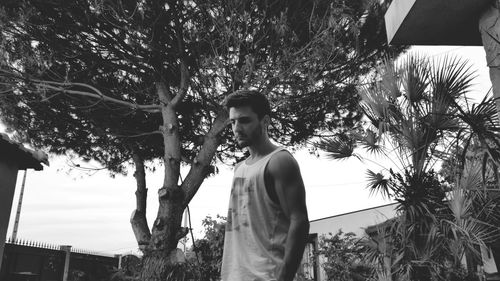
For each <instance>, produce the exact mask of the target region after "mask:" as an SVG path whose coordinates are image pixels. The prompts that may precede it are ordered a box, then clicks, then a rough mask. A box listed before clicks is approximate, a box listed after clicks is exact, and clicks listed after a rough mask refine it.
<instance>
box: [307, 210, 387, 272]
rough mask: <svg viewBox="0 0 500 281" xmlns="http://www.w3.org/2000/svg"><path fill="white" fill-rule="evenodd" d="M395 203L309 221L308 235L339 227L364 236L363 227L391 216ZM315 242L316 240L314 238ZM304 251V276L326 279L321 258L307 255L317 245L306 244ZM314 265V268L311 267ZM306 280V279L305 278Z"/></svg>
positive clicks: (336, 230) (337, 229)
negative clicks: (315, 258)
mask: <svg viewBox="0 0 500 281" xmlns="http://www.w3.org/2000/svg"><path fill="white" fill-rule="evenodd" d="M395 207H396V204H394V203H393V204H388V205H383V206H378V207H373V208H368V209H364V210H359V211H355V212H350V213H345V214H340V215H336V216H331V217H326V218H322V219H317V220H312V221H310V227H309V234H310V236H314V237H318V238H320V237H321V236H323V235H329V234H330V233H332V234H335V233H337V232H338V231H339V229H341V230H342V231H343V232H344V233H347V232H353V233H354V234H356V236H358V237H363V236H365V235H366V234H365V229H366V228H367V227H369V226H373V225H377V224H379V223H383V222H384V221H386V220H388V219H390V218H393V217H394V216H395V214H396V211H395V210H394V208H395ZM316 243H317V240H316ZM307 247H308V248H307V249H306V253H305V254H304V259H303V261H302V265H303V268H304V269H303V271H304V272H307V273H313V272H314V273H313V274H306V277H310V276H313V275H314V278H310V279H313V280H315V281H324V280H327V278H326V274H325V272H324V270H322V268H321V263H322V258H321V257H319V258H318V259H317V260H314V259H313V258H311V255H309V257H306V255H308V254H307V253H308V252H311V249H312V248H317V245H312V244H308V246H307ZM312 266H315V267H316V269H314V268H312ZM306 280H307V279H306Z"/></svg>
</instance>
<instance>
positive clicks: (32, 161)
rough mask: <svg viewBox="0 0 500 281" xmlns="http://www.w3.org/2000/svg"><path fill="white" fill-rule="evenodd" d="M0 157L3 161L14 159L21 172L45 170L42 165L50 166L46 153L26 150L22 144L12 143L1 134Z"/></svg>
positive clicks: (7, 137)
mask: <svg viewBox="0 0 500 281" xmlns="http://www.w3.org/2000/svg"><path fill="white" fill-rule="evenodd" d="M0 155H1V158H2V159H6V158H7V159H9V158H10V159H13V160H14V161H15V162H17V163H18V164H19V170H25V169H30V168H31V169H35V170H37V171H40V170H43V166H42V163H43V164H45V165H47V166H48V165H49V160H48V156H47V154H46V153H44V152H42V151H38V150H31V149H27V148H25V147H24V146H23V145H22V144H19V143H17V142H14V141H12V140H11V139H10V138H9V136H7V135H6V134H3V133H0Z"/></svg>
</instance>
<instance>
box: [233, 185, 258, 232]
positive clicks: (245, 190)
mask: <svg viewBox="0 0 500 281" xmlns="http://www.w3.org/2000/svg"><path fill="white" fill-rule="evenodd" d="M254 190H255V187H254V186H253V185H252V183H251V181H248V180H246V179H245V178H242V177H236V178H234V180H233V186H232V188H231V197H232V198H231V201H232V202H237V203H236V204H235V205H233V208H229V209H228V214H227V222H226V231H233V230H235V231H239V230H240V228H241V227H248V226H249V221H248V206H249V205H250V194H251V193H253V192H254ZM235 199H237V200H235ZM238 210H239V212H240V213H239V214H238ZM233 218H234V221H233Z"/></svg>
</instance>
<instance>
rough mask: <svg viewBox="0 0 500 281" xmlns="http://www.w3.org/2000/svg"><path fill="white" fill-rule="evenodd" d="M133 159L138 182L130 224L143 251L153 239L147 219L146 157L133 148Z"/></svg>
mask: <svg viewBox="0 0 500 281" xmlns="http://www.w3.org/2000/svg"><path fill="white" fill-rule="evenodd" d="M132 159H133V160H134V163H135V173H134V177H135V180H136V182H137V190H136V191H135V198H136V209H135V210H134V212H132V216H131V218H130V224H131V225H132V230H133V231H134V235H135V239H136V240H137V244H138V245H139V249H140V250H141V251H143V250H144V249H145V247H146V245H148V243H149V240H151V232H150V231H149V226H148V222H147V219H146V202H147V195H148V189H147V188H146V172H145V169H144V159H142V157H141V156H140V154H139V152H138V151H137V149H133V152H132Z"/></svg>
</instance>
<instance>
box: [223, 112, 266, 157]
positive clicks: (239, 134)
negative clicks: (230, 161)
mask: <svg viewBox="0 0 500 281" xmlns="http://www.w3.org/2000/svg"><path fill="white" fill-rule="evenodd" d="M265 119H266V118H265V117H264V118H262V119H259V117H258V116H257V113H255V112H254V111H253V110H252V108H251V107H250V106H242V107H231V108H229V120H230V121H231V129H233V133H234V138H235V140H236V142H237V143H238V145H239V146H240V147H247V146H251V145H252V144H254V143H255V142H256V141H258V140H259V139H260V138H261V137H262V135H263V134H264V129H265V128H266V121H265Z"/></svg>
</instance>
